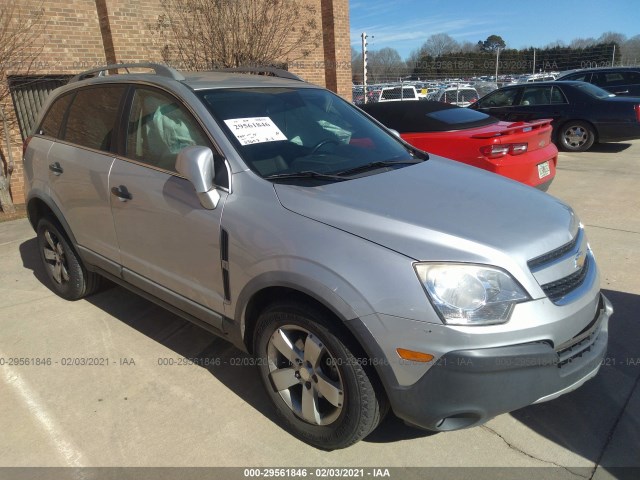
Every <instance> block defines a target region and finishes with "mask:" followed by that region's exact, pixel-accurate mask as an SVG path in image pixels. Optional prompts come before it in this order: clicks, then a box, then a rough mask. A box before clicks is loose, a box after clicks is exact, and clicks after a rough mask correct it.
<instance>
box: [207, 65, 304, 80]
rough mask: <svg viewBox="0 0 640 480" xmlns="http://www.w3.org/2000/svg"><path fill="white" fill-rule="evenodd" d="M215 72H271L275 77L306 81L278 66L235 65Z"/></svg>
mask: <svg viewBox="0 0 640 480" xmlns="http://www.w3.org/2000/svg"><path fill="white" fill-rule="evenodd" d="M212 71H214V72H230V73H234V72H235V73H270V74H271V75H273V76H274V77H279V78H288V79H289V80H297V81H299V82H304V80H303V79H302V78H300V77H299V76H298V75H296V74H295V73H291V72H289V71H287V70H284V69H282V68H276V67H258V66H256V67H235V68H219V69H216V70H212Z"/></svg>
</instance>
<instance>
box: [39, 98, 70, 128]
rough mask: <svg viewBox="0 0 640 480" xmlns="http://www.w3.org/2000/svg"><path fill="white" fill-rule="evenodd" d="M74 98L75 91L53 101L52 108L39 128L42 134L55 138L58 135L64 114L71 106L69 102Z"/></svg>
mask: <svg viewBox="0 0 640 480" xmlns="http://www.w3.org/2000/svg"><path fill="white" fill-rule="evenodd" d="M72 99H73V93H67V94H66V95H63V96H61V97H60V98H58V99H57V100H55V101H54V102H53V104H52V105H51V108H49V111H48V112H47V113H46V115H45V117H44V119H43V120H42V124H41V125H40V128H39V129H38V133H39V134H40V135H46V136H47V137H53V138H57V137H58V134H59V133H60V127H61V126H62V122H63V120H64V116H65V114H66V113H67V109H68V108H69V104H70V103H71V100H72Z"/></svg>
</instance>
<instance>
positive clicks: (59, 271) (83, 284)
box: [36, 217, 100, 300]
mask: <svg viewBox="0 0 640 480" xmlns="http://www.w3.org/2000/svg"><path fill="white" fill-rule="evenodd" d="M36 231H37V234H38V250H39V251H40V259H41V260H42V265H43V266H44V270H45V272H46V273H47V276H48V277H49V283H50V284H51V289H52V290H53V291H54V292H55V293H56V294H58V295H59V296H61V297H62V298H65V299H67V300H79V299H80V298H83V297H86V296H87V295H91V294H92V293H93V292H95V291H96V290H97V289H98V287H99V285H100V276H99V275H97V274H96V273H93V272H89V271H88V270H87V269H86V268H85V267H84V265H83V264H82V261H81V260H80V257H79V256H78V254H77V253H76V251H75V250H74V249H73V247H71V242H69V240H68V239H67V236H66V235H65V234H64V230H62V228H61V227H60V226H59V225H58V222H56V221H55V220H53V219H51V218H47V217H44V218H41V219H40V221H39V222H38V227H37V230H36Z"/></svg>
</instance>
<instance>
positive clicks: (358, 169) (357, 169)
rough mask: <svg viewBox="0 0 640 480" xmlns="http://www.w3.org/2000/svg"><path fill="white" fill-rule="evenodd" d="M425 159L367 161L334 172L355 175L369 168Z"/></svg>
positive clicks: (409, 163)
mask: <svg viewBox="0 0 640 480" xmlns="http://www.w3.org/2000/svg"><path fill="white" fill-rule="evenodd" d="M422 162H424V160H396V161H394V160H385V161H379V162H371V163H365V164H364V165H360V166H359V167H354V168H350V169H348V170H343V171H341V172H334V175H345V176H349V175H355V174H356V173H362V172H368V171H369V170H375V169H377V168H384V167H393V166H394V165H413V164H415V163H422Z"/></svg>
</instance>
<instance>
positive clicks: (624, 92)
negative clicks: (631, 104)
mask: <svg viewBox="0 0 640 480" xmlns="http://www.w3.org/2000/svg"><path fill="white" fill-rule="evenodd" d="M613 93H615V94H616V95H626V94H627V93H629V90H622V91H620V92H613Z"/></svg>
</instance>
